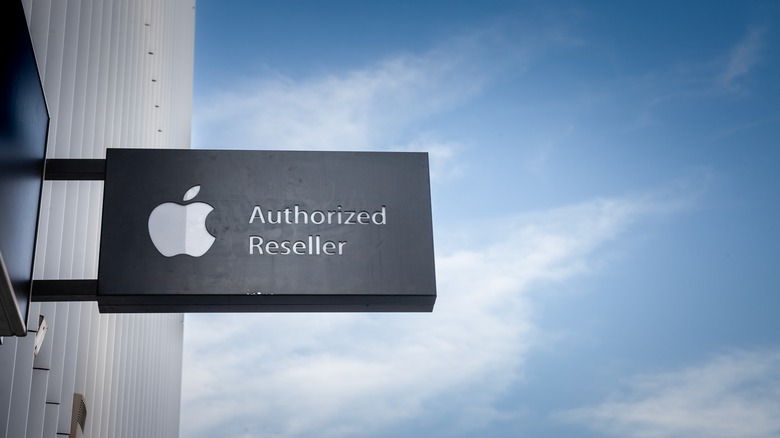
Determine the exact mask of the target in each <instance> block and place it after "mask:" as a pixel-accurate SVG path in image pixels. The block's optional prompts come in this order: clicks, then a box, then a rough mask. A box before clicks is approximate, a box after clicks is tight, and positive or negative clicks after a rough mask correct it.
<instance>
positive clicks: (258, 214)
mask: <svg viewBox="0 0 780 438" xmlns="http://www.w3.org/2000/svg"><path fill="white" fill-rule="evenodd" d="M255 218H260V222H262V223H265V219H264V218H263V210H262V209H261V208H260V206H259V205H255V208H254V209H252V216H251V217H250V218H249V223H250V224H251V223H252V222H254V221H255Z"/></svg>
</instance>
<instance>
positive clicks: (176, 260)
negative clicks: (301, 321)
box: [97, 149, 436, 312]
mask: <svg viewBox="0 0 780 438" xmlns="http://www.w3.org/2000/svg"><path fill="white" fill-rule="evenodd" d="M97 295H98V304H99V306H100V308H101V311H109V312H141V311H157V312H191V311H229V312H239V311H274V312H278V311H291V312H301V311H315V312H320V311H431V310H432V309H433V305H434V302H435V300H436V282H435V274H434V257H433V233H432V226H431V199H430V182H429V174H428V156H427V154H425V153H390V152H387V153H385V152H292V151H286V152H277V151H225V150H214V151H207V150H148V149H147V150H144V149H109V150H108V151H107V155H106V177H105V192H104V206H103V228H102V237H101V247H100V268H99V273H98V291H97Z"/></svg>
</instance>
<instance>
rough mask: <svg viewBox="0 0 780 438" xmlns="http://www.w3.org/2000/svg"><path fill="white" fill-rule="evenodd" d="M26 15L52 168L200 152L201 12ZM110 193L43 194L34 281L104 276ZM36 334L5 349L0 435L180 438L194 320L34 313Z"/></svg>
mask: <svg viewBox="0 0 780 438" xmlns="http://www.w3.org/2000/svg"><path fill="white" fill-rule="evenodd" d="M6 1H20V0H6ZM21 3H22V5H23V7H24V12H25V16H26V20H27V23H28V26H29V29H30V35H31V38H32V42H33V48H34V51H35V58H36V60H37V64H38V70H39V75H40V78H41V82H42V83H43V89H44V93H45V96H46V101H47V106H48V110H49V115H50V123H49V132H48V143H47V157H48V158H104V157H105V150H106V148H124V147H132V148H189V147H190V128H191V113H192V76H193V71H192V70H193V55H194V27H195V4H194V0H67V1H66V0H62V1H61V0H23V1H21ZM102 190H103V188H102V182H94V181H46V182H45V183H44V186H43V192H42V199H41V211H40V222H39V228H38V240H37V248H36V258H35V265H34V273H33V277H34V278H36V279H94V278H96V277H97V267H98V266H97V265H98V246H99V240H100V221H101V208H102V195H103V193H102ZM33 293H34V292H33ZM40 321H45V326H46V328H47V330H46V334H45V336H44V337H43V343H42V344H41V345H40V348H39V350H38V351H37V354H36V346H35V339H36V336H35V335H36V334H37V333H38V332H39V331H41V330H43V329H44V328H43V327H41V326H39V322H40ZM27 328H28V335H27V336H26V337H5V338H3V340H2V345H0V436H5V437H8V438H23V437H28V438H30V437H35V438H37V437H47V438H54V437H66V436H83V437H93V438H97V437H119V438H125V437H143V438H150V437H165V438H170V437H177V436H178V435H179V410H180V397H181V367H182V341H183V315H181V314H149V315H137V314H117V315H112V314H100V313H98V310H97V306H96V304H95V303H89V302H88V303H78V302H73V303H64V302H61V303H31V305H30V311H29V318H28V323H27ZM41 334H42V333H41ZM74 400H75V403H74ZM82 401H83V405H82ZM74 406H75V408H74ZM84 414H86V415H84ZM72 434H73V435H72Z"/></svg>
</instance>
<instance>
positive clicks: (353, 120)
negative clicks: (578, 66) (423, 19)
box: [193, 36, 508, 169]
mask: <svg viewBox="0 0 780 438" xmlns="http://www.w3.org/2000/svg"><path fill="white" fill-rule="evenodd" d="M482 38H483V37H482V36H474V37H471V38H462V39H460V40H457V41H453V42H450V43H448V44H444V45H442V46H440V47H438V48H436V49H433V50H430V51H428V52H426V53H422V54H408V53H407V54H400V55H396V56H391V57H386V58H384V59H381V60H380V61H377V62H376V63H374V64H372V65H369V66H366V67H363V68H355V69H352V70H347V71H338V72H333V73H330V74H328V75H325V76H315V77H310V78H290V77H284V76H280V75H272V74H269V75H265V76H262V77H258V78H254V79H251V80H244V81H239V82H240V83H237V84H235V87H227V88H226V89H224V90H222V91H220V92H219V93H216V94H214V95H210V96H205V97H203V98H202V99H201V100H202V103H201V104H199V105H198V107H197V109H196V112H195V114H194V124H193V125H194V126H195V131H194V136H193V137H194V138H193V143H194V146H195V147H198V148H232V149H296V150H392V149H401V150H407V149H409V147H410V146H412V147H414V148H415V149H416V150H419V151H429V152H431V153H432V160H433V161H434V162H435V163H439V161H442V162H443V163H441V164H440V165H437V166H436V168H442V169H443V168H444V167H448V166H449V163H450V162H451V161H452V158H453V156H454V155H455V154H456V152H457V150H458V149H459V147H460V146H462V145H460V144H459V143H456V142H453V141H451V140H448V139H443V138H442V137H441V135H437V133H435V132H430V129H426V130H423V132H422V133H420V132H419V131H418V126H419V124H420V123H422V122H424V121H425V120H426V119H427V118H429V117H431V116H433V115H436V114H440V113H442V112H446V111H449V110H451V109H453V108H455V107H457V106H459V105H462V104H464V103H465V102H468V101H469V100H470V99H473V98H474V97H475V96H477V95H478V94H479V93H480V92H481V91H482V89H483V87H484V85H485V83H486V82H487V81H489V80H490V79H491V77H492V75H493V74H494V73H495V72H494V71H492V69H491V68H485V67H477V66H479V65H484V62H481V57H482V56H484V53H483V51H484V50H485V42H484V41H482ZM501 62H502V61H498V62H497V63H499V64H500V63H501ZM507 62H508V61H507Z"/></svg>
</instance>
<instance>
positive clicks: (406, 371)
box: [182, 197, 675, 437]
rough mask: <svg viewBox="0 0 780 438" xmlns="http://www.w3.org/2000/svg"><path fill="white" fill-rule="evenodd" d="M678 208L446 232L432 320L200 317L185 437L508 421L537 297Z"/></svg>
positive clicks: (329, 433)
mask: <svg viewBox="0 0 780 438" xmlns="http://www.w3.org/2000/svg"><path fill="white" fill-rule="evenodd" d="M674 205H675V204H674V203H664V202H656V201H654V200H653V199H652V198H651V197H637V198H632V199H629V198H626V199H601V200H594V201H592V202H587V203H583V204H580V205H574V206H570V207H566V208H561V209H557V210H554V211H548V212H541V213H538V214H532V215H523V216H515V217H504V218H500V219H499V220H497V221H496V222H495V223H490V224H474V225H473V226H471V227H470V228H469V229H468V230H466V231H465V233H464V235H469V236H471V237H470V238H469V239H464V240H461V241H457V242H452V241H450V242H446V241H447V240H450V239H457V238H459V237H460V235H456V234H453V235H452V236H450V235H438V236H437V239H439V240H442V241H444V242H443V246H445V247H450V248H453V250H451V251H448V252H447V253H442V254H440V255H439V257H438V258H437V278H438V290H439V298H438V302H437V304H436V308H435V310H434V312H433V313H432V314H336V315H329V314H303V315H297V314H289V315H284V314H282V315H280V314H267V315H190V316H188V318H187V330H186V338H185V359H184V360H185V366H184V385H183V387H184V390H183V413H184V414H183V418H182V431H183V435H184V436H188V437H206V436H209V437H210V436H215V435H224V436H260V435H262V436H267V437H274V436H279V437H281V436H285V437H295V436H312V435H316V436H321V437H341V436H366V435H370V434H371V431H372V430H373V431H377V430H382V429H385V428H387V427H390V426H392V425H394V424H398V423H401V422H402V421H405V420H407V421H408V420H413V419H415V418H418V417H423V418H424V417H425V416H427V415H428V414H429V413H430V412H441V409H444V408H443V407H442V406H444V405H446V406H449V408H448V409H455V410H457V411H458V412H459V414H458V416H459V417H460V418H464V419H466V420H464V421H463V422H453V424H452V425H451V427H453V428H455V429H457V430H461V431H462V429H459V428H465V427H479V426H480V425H481V424H482V423H485V422H490V421H494V420H496V419H500V418H502V416H505V415H506V413H502V412H500V411H498V410H496V409H495V407H494V406H493V402H494V400H495V399H496V397H498V396H499V395H500V394H501V393H502V391H503V390H505V389H506V388H507V387H508V386H510V385H511V384H512V383H517V381H518V379H519V373H521V371H522V364H523V362H524V360H525V358H526V355H527V354H528V351H529V349H530V348H531V347H532V346H533V344H534V342H535V339H537V336H536V335H535V332H536V331H537V328H536V327H534V324H533V322H532V308H531V303H530V301H529V292H530V291H531V290H532V289H533V287H532V286H533V285H534V284H536V283H537V282H545V281H562V280H566V279H569V278H572V277H573V276H576V275H581V274H584V273H587V272H590V271H591V270H592V269H593V268H592V266H593V265H592V263H594V262H593V260H598V257H596V255H597V251H598V249H599V247H601V246H602V245H604V244H605V243H606V242H608V241H610V240H611V239H614V238H616V237H617V236H618V235H619V234H620V233H621V231H623V230H624V229H625V228H626V227H628V226H629V225H630V224H631V223H632V222H633V221H635V220H638V219H641V218H644V217H646V216H647V215H650V214H655V213H657V212H659V211H666V210H668V209H670V208H675V206H674ZM485 229H490V230H491V231H490V233H487V234H484V233H481V231H483V230H485ZM488 236H500V237H494V238H489V237H488ZM458 394H460V395H458ZM463 394H468V399H463Z"/></svg>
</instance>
